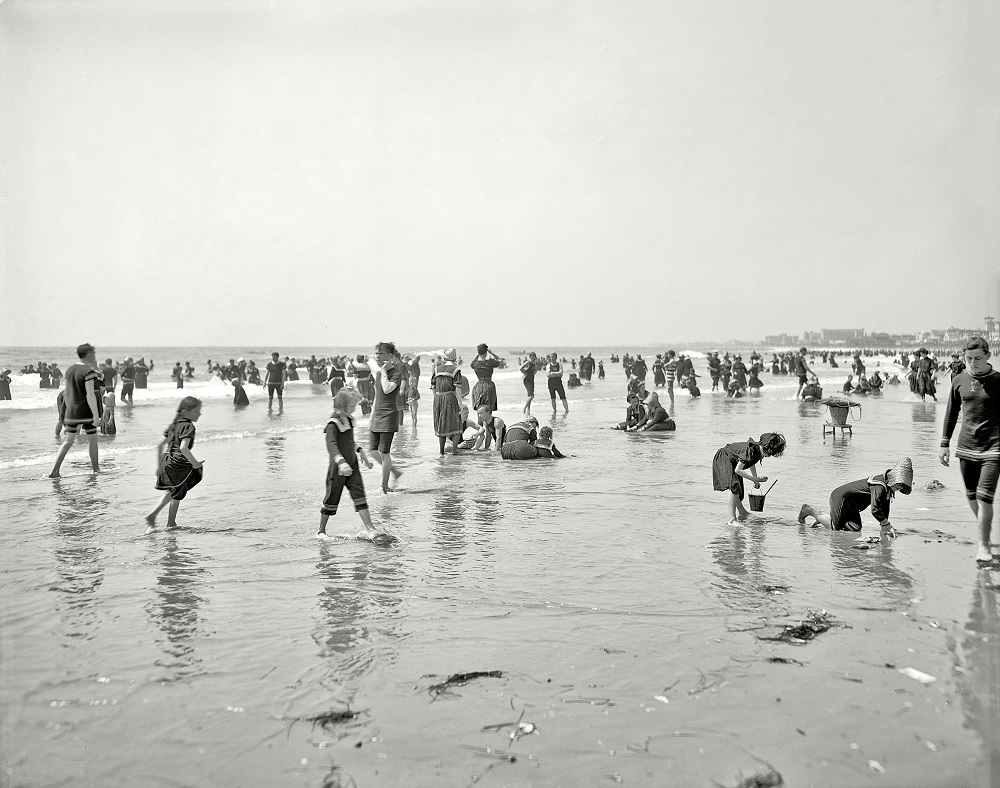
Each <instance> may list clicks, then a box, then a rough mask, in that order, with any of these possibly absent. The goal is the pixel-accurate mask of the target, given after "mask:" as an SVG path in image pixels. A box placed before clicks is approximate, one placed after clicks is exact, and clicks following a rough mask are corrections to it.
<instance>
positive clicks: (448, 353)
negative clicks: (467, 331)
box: [444, 347, 458, 361]
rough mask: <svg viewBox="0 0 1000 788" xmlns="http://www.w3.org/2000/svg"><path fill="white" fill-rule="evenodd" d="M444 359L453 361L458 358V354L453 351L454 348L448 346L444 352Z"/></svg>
mask: <svg viewBox="0 0 1000 788" xmlns="http://www.w3.org/2000/svg"><path fill="white" fill-rule="evenodd" d="M444 358H445V361H454V360H455V359H456V358H458V354H457V353H456V352H455V348H453V347H450V348H448V349H447V350H446V351H445V352H444Z"/></svg>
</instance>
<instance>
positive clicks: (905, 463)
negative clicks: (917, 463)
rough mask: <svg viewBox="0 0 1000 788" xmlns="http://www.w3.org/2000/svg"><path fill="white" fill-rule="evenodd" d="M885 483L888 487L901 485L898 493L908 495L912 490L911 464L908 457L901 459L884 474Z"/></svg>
mask: <svg viewBox="0 0 1000 788" xmlns="http://www.w3.org/2000/svg"><path fill="white" fill-rule="evenodd" d="M885 483H886V484H888V485H889V486H890V487H892V485H894V484H901V485H902V488H901V489H900V492H901V493H903V495H909V494H910V490H912V489H913V463H912V462H910V458H909V457H903V459H901V460H900V461H899V462H897V463H896V464H895V465H894V466H893V467H892V468H891V469H890V470H889V471H888V472H887V473H886V474H885Z"/></svg>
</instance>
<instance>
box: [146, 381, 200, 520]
mask: <svg viewBox="0 0 1000 788" xmlns="http://www.w3.org/2000/svg"><path fill="white" fill-rule="evenodd" d="M200 417H201V400H200V399H198V398H197V397H185V398H184V399H182V400H181V404H180V405H178V406H177V415H176V416H174V420H173V421H172V422H171V423H170V426H169V427H167V429H166V430H165V431H164V433H163V440H162V441H160V445H159V446H158V447H157V449H156V456H157V469H156V489H157V490H166V492H165V493H164V494H163V500H161V501H160V502H159V504H157V506H156V508H155V509H153V511H151V512H150V513H149V514H147V515H146V525H147V526H148V527H147V529H146V533H149V532H150V531H152V530H154V529H155V528H156V515H158V514H159V513H160V512H161V511H162V510H163V507H165V506H166V505H167V504H170V509H169V510H168V511H167V528H176V527H177V510H178V509H179V508H180V505H181V501H183V500H184V497H185V496H186V495H187V494H188V490H190V489H191V488H192V487H194V486H195V485H196V484H198V482H200V481H201V478H202V470H201V468H202V466H203V465H204V463H203V462H201V461H199V460H198V458H197V457H195V456H194V455H193V454H192V453H191V447H192V446H194V435H195V427H194V423H195V422H196V421H198V419H199V418H200Z"/></svg>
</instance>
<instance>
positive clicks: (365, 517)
mask: <svg viewBox="0 0 1000 788" xmlns="http://www.w3.org/2000/svg"><path fill="white" fill-rule="evenodd" d="M358 516H359V517H360V518H361V522H362V523H364V526H365V530H367V531H372V532H373V533H374V532H375V526H374V525H372V513H371V512H370V511H369V510H368V509H358Z"/></svg>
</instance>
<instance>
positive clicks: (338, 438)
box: [316, 388, 378, 539]
mask: <svg viewBox="0 0 1000 788" xmlns="http://www.w3.org/2000/svg"><path fill="white" fill-rule="evenodd" d="M358 399H359V395H358V394H357V392H355V391H354V390H353V389H346V388H345V389H341V390H340V391H338V392H337V394H336V396H335V397H334V398H333V414H332V415H331V416H330V420H329V421H328V422H327V424H326V427H325V428H324V430H323V432H324V434H325V436H326V450H327V451H328V452H329V454H330V465H329V466H328V467H327V471H326V496H325V497H324V498H323V505H322V506H321V507H320V510H319V511H320V515H319V530H318V531H317V532H316V536H317V537H318V538H320V539H322V538H325V537H326V524H327V522H328V521H329V519H330V517H331V516H333V515H335V514H336V513H337V507H338V506H339V505H340V497H341V495H343V493H344V489H345V488H346V489H347V491H348V493H349V494H350V496H351V501H352V502H353V503H354V509H355V511H356V512H357V513H358V514H359V515H360V517H361V522H362V523H364V526H365V531H366V532H367V534H368V535H369V536H371V537H374V536H377V535H378V531H376V530H375V526H373V525H372V516H371V513H370V512H369V511H368V499H367V498H366V497H365V483H364V480H363V479H362V478H361V469H360V468H359V467H358V457H360V458H361V461H362V462H364V464H365V466H366V467H367V468H369V469H371V467H372V461H371V460H369V459H368V455H367V454H365V450H364V449H363V448H362V447H360V446H358V445H356V444H355V443H354V419H353V418H351V414H352V413H354V408H355V406H356V405H357V403H358Z"/></svg>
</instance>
